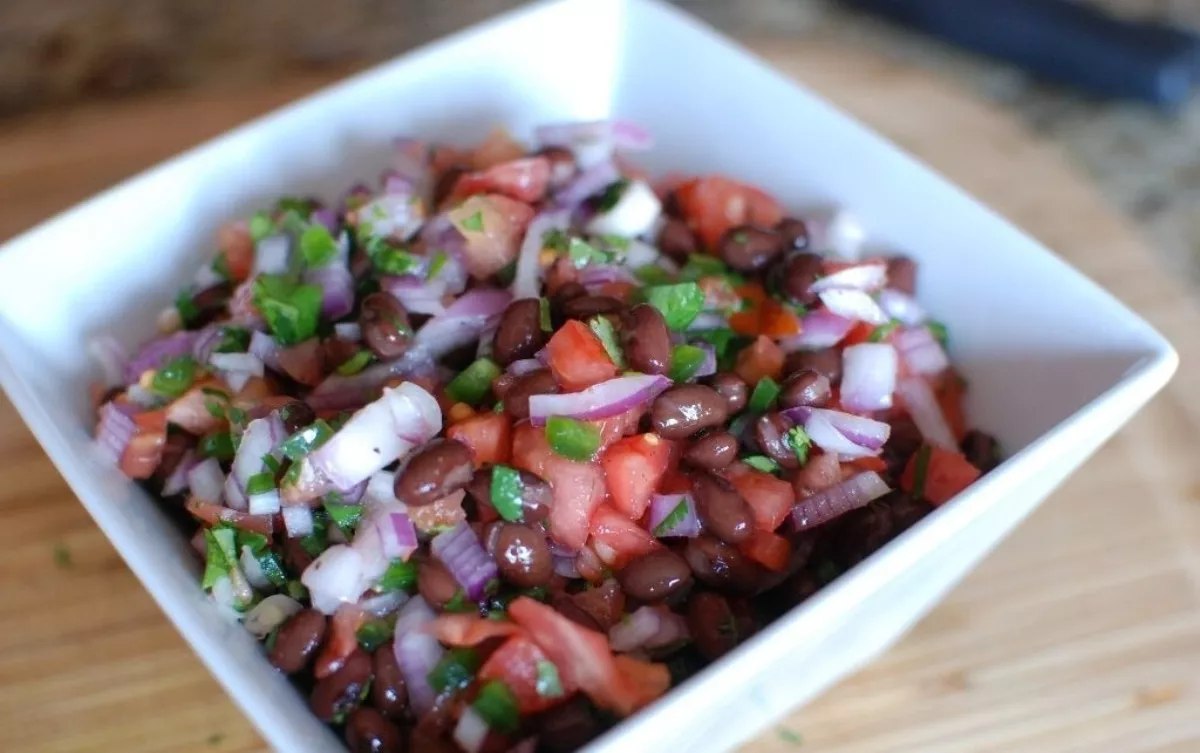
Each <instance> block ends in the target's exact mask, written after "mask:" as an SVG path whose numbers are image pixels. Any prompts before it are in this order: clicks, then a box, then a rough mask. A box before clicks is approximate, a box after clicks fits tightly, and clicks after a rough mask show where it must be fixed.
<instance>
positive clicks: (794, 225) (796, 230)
mask: <svg viewBox="0 0 1200 753" xmlns="http://www.w3.org/2000/svg"><path fill="white" fill-rule="evenodd" d="M775 232H777V233H779V235H780V237H782V238H783V245H784V246H785V247H786V248H788V249H805V248H808V225H806V224H805V223H804V220H801V219H797V218H795V217H784V218H783V219H782V220H780V221H779V224H778V225H776V226H775Z"/></svg>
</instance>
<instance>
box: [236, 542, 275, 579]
mask: <svg viewBox="0 0 1200 753" xmlns="http://www.w3.org/2000/svg"><path fill="white" fill-rule="evenodd" d="M239 560H240V561H241V563H242V572H243V573H245V574H246V580H247V581H249V582H250V585H252V586H254V587H255V588H257V589H259V590H263V589H267V588H270V587H271V579H270V578H268V577H267V575H266V573H264V572H263V571H262V566H261V565H259V564H258V559H257V558H256V557H255V556H254V552H252V551H250V547H248V546H243V547H242V554H241V557H239Z"/></svg>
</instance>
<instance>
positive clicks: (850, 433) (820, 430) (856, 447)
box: [783, 408, 892, 460]
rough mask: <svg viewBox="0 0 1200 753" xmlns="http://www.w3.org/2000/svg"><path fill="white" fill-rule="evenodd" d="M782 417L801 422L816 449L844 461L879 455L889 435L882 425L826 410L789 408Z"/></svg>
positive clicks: (882, 423) (889, 430) (884, 424)
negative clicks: (833, 454) (832, 454)
mask: <svg viewBox="0 0 1200 753" xmlns="http://www.w3.org/2000/svg"><path fill="white" fill-rule="evenodd" d="M783 415H784V416H785V417H786V418H788V419H790V420H792V421H795V422H797V423H799V422H803V423H804V431H805V433H807V434H808V436H809V437H810V438H811V439H812V441H813V442H814V443H816V445H817V446H818V447H820V448H821V449H822V450H825V451H826V452H834V453H837V454H838V455H839V456H840V457H842V458H843V459H846V460H851V459H854V458H862V457H868V456H871V455H878V454H879V452H880V450H882V449H883V445H884V444H886V443H887V439H888V437H889V436H890V435H891V432H892V427H891V426H890V425H889V424H886V423H884V422H883V421H876V420H874V419H871V418H865V417H863V416H855V415H853V414H850V413H843V412H841V411H835V410H829V409H826V408H790V409H788V410H786V411H784V412H783Z"/></svg>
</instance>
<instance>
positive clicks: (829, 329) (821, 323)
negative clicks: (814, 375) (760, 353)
mask: <svg viewBox="0 0 1200 753" xmlns="http://www.w3.org/2000/svg"><path fill="white" fill-rule="evenodd" d="M852 329H854V320H852V319H847V318H845V317H842V316H838V315H837V314H835V313H833V312H832V311H826V310H825V309H819V310H817V311H811V312H809V313H808V314H807V315H806V316H805V317H804V318H803V319H801V320H800V334H798V335H792V336H790V337H785V338H783V339H781V340H780V341H779V347H780V348H781V349H782V350H783V352H784V353H794V352H796V351H798V350H822V349H824V348H832V347H833V346H834V345H837V344H838V343H840V342H841V341H842V340H843V339H844V338H845V337H846V335H848V334H850V330H852Z"/></svg>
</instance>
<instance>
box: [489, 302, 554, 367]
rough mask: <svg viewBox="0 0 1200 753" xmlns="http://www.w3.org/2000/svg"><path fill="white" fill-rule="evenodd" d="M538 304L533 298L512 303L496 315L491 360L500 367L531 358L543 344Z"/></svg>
mask: <svg viewBox="0 0 1200 753" xmlns="http://www.w3.org/2000/svg"><path fill="white" fill-rule="evenodd" d="M546 340H547V333H546V332H545V330H543V329H542V305H541V302H540V301H539V300H538V299H536V298H522V299H521V300H519V301H513V302H512V303H510V304H508V308H506V309H504V313H503V314H501V315H500V323H499V324H497V325H496V336H495V339H494V340H493V341H492V358H494V359H495V360H496V362H497V363H499V364H500V365H501V366H507V365H509V364H510V363H512V362H513V361H519V360H521V359H523V358H533V356H534V355H535V354H536V353H537V352H538V351H539V350H541V349H542V348H543V347H544V346H545V345H546Z"/></svg>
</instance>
